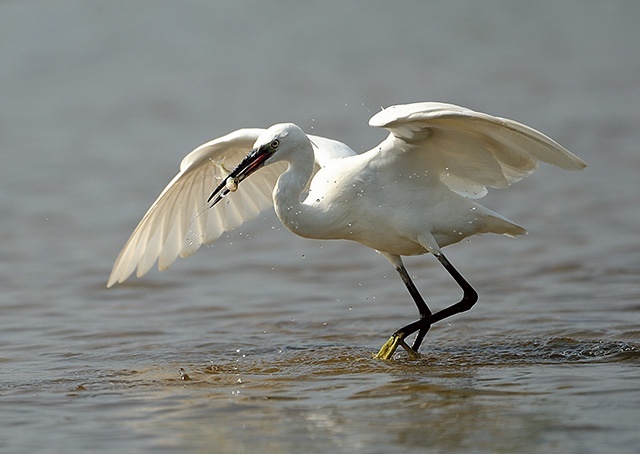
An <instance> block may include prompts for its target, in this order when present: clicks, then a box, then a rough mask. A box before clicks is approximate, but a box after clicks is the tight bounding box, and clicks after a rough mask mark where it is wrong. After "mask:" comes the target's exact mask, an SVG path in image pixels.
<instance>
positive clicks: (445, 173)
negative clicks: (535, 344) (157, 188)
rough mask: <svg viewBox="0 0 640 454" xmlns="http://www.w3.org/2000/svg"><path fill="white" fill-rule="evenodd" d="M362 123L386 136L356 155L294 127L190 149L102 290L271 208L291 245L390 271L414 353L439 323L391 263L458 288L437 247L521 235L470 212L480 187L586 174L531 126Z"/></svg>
mask: <svg viewBox="0 0 640 454" xmlns="http://www.w3.org/2000/svg"><path fill="white" fill-rule="evenodd" d="M369 124H370V125H371V126H376V127H382V128H385V129H387V130H389V132H390V134H389V135H388V137H387V138H386V139H385V140H384V141H382V142H381V143H380V144H379V145H378V146H376V147H375V148H373V149H371V150H369V151H367V152H365V153H362V154H357V153H355V152H354V151H353V150H352V149H351V148H349V147H348V146H347V145H345V144H343V143H341V142H338V141H335V140H331V139H326V138H323V137H318V136H312V135H306V134H305V133H304V132H303V131H302V130H301V129H300V128H299V127H297V126H295V125H293V124H279V125H274V126H272V127H271V128H269V129H267V130H265V129H240V130H237V131H235V132H232V133H230V134H228V135H226V136H223V137H220V138H218V139H215V140H212V141H210V142H208V143H205V144H203V145H201V146H200V147H198V148H196V149H195V150H194V151H192V152H191V153H189V154H188V155H187V156H186V157H185V158H184V159H183V161H182V163H181V164H180V172H179V173H178V174H177V175H176V176H175V178H174V179H173V180H172V181H171V182H170V183H169V184H168V185H167V187H166V188H165V189H164V191H162V193H161V194H160V196H159V197H158V199H157V200H156V201H155V202H154V203H153V205H152V206H151V208H149V210H148V211H147V213H146V214H145V216H144V217H143V218H142V220H141V221H140V223H139V224H138V226H137V227H136V229H135V231H134V232H133V234H132V235H131V237H130V238H129V241H128V242H127V243H126V245H125V247H124V248H123V249H122V252H121V253H120V255H119V256H118V258H117V260H116V262H115V265H114V267H113V270H112V272H111V276H110V277H109V281H108V284H107V286H109V287H110V286H112V285H113V284H115V283H116V282H123V281H124V280H126V279H127V278H128V277H129V276H130V275H131V274H132V273H133V272H134V271H135V272H136V274H137V275H138V276H142V275H144V274H145V273H146V272H148V271H149V269H150V268H151V267H152V266H153V264H154V263H155V262H156V261H157V262H158V268H159V269H161V270H164V269H166V268H168V267H169V266H170V265H171V264H172V263H173V262H174V260H175V259H176V258H177V257H178V255H180V256H181V257H186V256H188V255H190V254H192V253H193V252H195V251H196V250H197V249H198V248H199V247H200V245H202V244H205V243H210V242H212V241H214V240H216V239H217V238H219V237H220V236H221V235H222V234H223V233H224V232H225V231H228V230H231V229H233V228H235V227H238V226H239V225H241V224H242V223H243V222H245V221H247V220H249V219H252V218H254V217H256V216H257V215H258V214H259V213H260V212H261V211H262V210H264V209H266V208H268V207H270V206H273V205H274V204H275V209H276V213H277V215H278V217H279V218H280V220H281V221H282V223H283V224H284V225H285V226H286V227H287V228H288V229H289V230H291V231H292V232H294V233H296V234H298V235H300V236H303V237H307V238H323V239H329V238H331V239H350V240H354V241H357V242H360V243H362V244H364V245H366V246H369V247H371V248H373V249H376V250H378V251H379V252H381V253H382V254H383V255H384V256H385V257H387V258H388V259H389V260H390V261H391V263H392V264H393V265H394V266H395V267H396V269H397V270H398V272H399V273H400V275H401V277H402V278H403V281H404V282H405V284H406V285H407V288H408V289H409V291H410V292H411V294H412V296H413V297H414V300H415V301H416V304H417V305H418V309H419V310H420V314H421V319H425V320H423V321H422V322H421V323H422V324H420V326H417V328H416V327H411V329H413V328H416V329H414V330H413V332H415V331H420V333H419V335H418V337H419V340H418V338H417V339H416V341H415V342H414V345H413V347H414V350H417V348H418V347H419V345H420V342H421V341H422V337H424V334H426V331H427V330H428V326H430V323H429V320H431V322H432V323H433V322H435V321H437V320H432V319H433V317H435V316H437V315H438V313H436V314H434V315H433V317H432V316H431V311H430V310H428V308H427V307H426V304H424V302H423V301H422V300H421V297H420V296H419V294H418V293H417V290H415V287H414V286H413V283H412V282H410V279H409V278H408V275H406V276H405V274H406V270H405V269H404V266H403V265H402V261H401V259H400V256H401V255H415V254H422V253H425V252H430V253H432V254H434V255H436V257H437V258H438V259H439V260H440V261H441V262H442V263H443V265H445V267H446V268H447V269H448V270H449V272H450V273H452V276H454V278H455V279H456V280H458V279H457V278H456V276H455V275H454V272H455V273H457V272H456V271H455V269H453V267H452V266H451V264H450V263H449V262H448V261H447V260H446V258H444V256H443V255H442V252H441V248H442V247H444V246H447V245H449V244H452V243H455V242H458V241H460V240H462V239H464V238H466V237H468V236H470V235H474V234H478V233H501V234H506V235H511V236H513V235H518V234H522V233H524V232H525V230H524V229H523V228H522V227H520V226H518V225H517V224H515V223H513V222H511V221H509V220H508V219H506V218H504V217H503V216H501V215H499V214H497V213H494V212H492V211H490V210H488V209H487V208H485V207H483V206H482V205H480V204H478V203H477V202H475V199H479V198H481V197H483V196H484V195H485V194H486V193H487V187H491V188H506V187H508V186H509V185H510V184H512V183H514V182H516V181H519V180H520V179H522V178H524V177H526V176H527V175H529V174H531V173H532V172H533V171H534V170H535V169H536V167H537V164H538V162H539V161H542V162H546V163H548V164H553V165H556V166H559V167H561V168H564V169H568V170H578V169H581V168H583V167H585V166H586V164H585V163H584V162H583V161H582V160H581V159H580V158H578V157H577V156H575V155H574V154H572V153H571V152H569V151H568V150H566V149H565V148H563V147H562V146H561V145H559V144H558V143H556V142H554V141H553V140H552V139H550V138H549V137H547V136H545V135H543V134H542V133H540V132H538V131H536V130H534V129H532V128H530V127H528V126H525V125H523V124H520V123H517V122H515V121H513V120H508V119H504V118H498V117H494V116H491V115H487V114H483V113H478V112H474V111H472V110H469V109H465V108H462V107H458V106H454V105H451V104H443V103H433V102H425V103H414V104H407V105H398V106H392V107H389V108H387V109H384V110H382V111H381V112H378V113H377V114H376V115H374V116H373V117H372V118H371V120H370V121H369ZM252 150H253V151H252ZM238 166H239V167H238ZM214 189H215V190H214ZM212 191H213V194H212ZM214 197H215V198H214ZM302 198H303V200H302ZM211 199H213V201H212V202H209V200H211ZM460 278H461V276H460ZM461 279H462V278H461ZM462 280H463V279H462ZM463 281H464V280H463ZM458 283H459V284H461V286H462V287H463V289H464V288H465V286H464V284H462V283H461V282H460V281H459V282H458ZM464 283H465V284H466V281H464ZM467 285H468V284H467ZM469 287H470V286H469ZM471 290H472V289H471ZM414 293H415V294H414ZM418 300H420V301H418ZM474 302H475V301H474ZM471 305H472V304H471ZM454 306H455V305H454ZM461 310H465V309H461ZM459 311H460V310H457V311H456V312H459ZM454 313H455V312H454ZM449 315H451V314H449ZM445 316H448V315H445ZM430 317H431V318H430ZM441 318H444V317H440V319H441ZM426 319H429V320H426ZM416 323H417V322H416ZM405 328H408V327H405ZM401 331H402V330H399V331H398V332H396V333H395V335H394V336H395V339H396V341H395V343H394V345H393V346H391V347H390V348H389V346H387V350H386V351H385V352H383V351H382V350H381V352H380V354H379V355H380V357H385V358H388V357H390V356H391V355H392V354H393V351H395V348H396V347H397V345H402V346H403V347H405V348H407V349H408V347H407V346H406V344H405V343H404V340H403V339H404V338H405V337H406V335H408V334H411V333H409V332H406V331H407V330H406V329H404V331H402V332H401ZM392 339H394V337H392ZM390 342H391V340H390ZM387 344H389V342H388V343H387ZM389 349H391V350H393V351H391V352H389ZM383 350H384V347H383ZM408 350H409V351H411V350H410V349H408Z"/></svg>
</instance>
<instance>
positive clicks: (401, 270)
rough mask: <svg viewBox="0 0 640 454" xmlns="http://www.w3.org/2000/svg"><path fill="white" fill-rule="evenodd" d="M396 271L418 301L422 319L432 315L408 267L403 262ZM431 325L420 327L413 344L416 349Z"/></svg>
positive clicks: (415, 300)
mask: <svg viewBox="0 0 640 454" xmlns="http://www.w3.org/2000/svg"><path fill="white" fill-rule="evenodd" d="M396 271H397V272H398V274H399V275H400V278H401V279H402V282H404V285H405V286H406V287H407V290H409V294H410V295H411V297H412V298H413V301H414V302H415V303H416V307H417V308H418V313H419V314H420V320H424V319H425V318H427V317H429V316H430V315H432V312H431V309H429V306H427V303H426V302H425V301H424V299H423V298H422V295H420V292H419V291H418V289H417V288H416V286H415V285H414V283H413V281H412V280H411V277H410V276H409V273H407V269H406V268H405V267H404V265H402V264H401V265H400V266H398V267H396ZM430 327H431V325H430V324H429V325H426V326H422V327H420V328H419V331H418V334H417V335H416V338H415V339H414V340H413V345H411V348H412V349H413V350H414V351H416V352H417V351H418V349H419V348H420V345H421V344H422V340H423V339H424V336H426V335H427V332H428V331H429V328H430Z"/></svg>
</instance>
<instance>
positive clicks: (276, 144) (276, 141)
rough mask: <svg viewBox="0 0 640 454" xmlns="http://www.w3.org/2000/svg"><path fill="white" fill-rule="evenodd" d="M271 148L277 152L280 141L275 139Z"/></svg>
mask: <svg viewBox="0 0 640 454" xmlns="http://www.w3.org/2000/svg"><path fill="white" fill-rule="evenodd" d="M269 146H270V147H271V149H272V150H277V149H278V147H279V146H280V141H279V140H278V139H273V140H272V141H271V143H270V144H269Z"/></svg>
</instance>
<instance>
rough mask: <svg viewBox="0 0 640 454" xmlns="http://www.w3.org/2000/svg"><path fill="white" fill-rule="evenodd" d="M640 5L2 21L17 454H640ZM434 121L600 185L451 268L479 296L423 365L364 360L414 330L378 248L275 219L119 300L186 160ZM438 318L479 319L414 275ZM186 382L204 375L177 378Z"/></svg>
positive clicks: (1, 16)
mask: <svg viewBox="0 0 640 454" xmlns="http://www.w3.org/2000/svg"><path fill="white" fill-rule="evenodd" d="M639 20H640V3H638V2H636V1H608V2H592V1H582V0H567V1H561V2H558V1H546V0H543V1H539V2H520V1H516V2H514V1H499V0H491V1H484V2H471V1H466V2H465V1H460V2H459V1H431V2H424V1H407V2H380V1H366V2H365V1H355V2H338V1H327V2H313V3H312V2H297V1H296V2H294V1H279V2H259V1H242V0H241V1H234V2H207V1H196V0H193V1H183V2H169V1H145V0H142V1H133V2H125V1H112V2H87V1H70V0H59V1H56V2H52V1H36V0H24V1H4V2H1V3H0V93H1V97H0V103H1V104H0V153H1V155H0V156H1V159H2V161H1V165H0V185H1V186H0V187H1V189H2V191H1V192H0V213H1V215H0V314H1V315H0V450H1V451H2V452H65V453H68V452H89V451H92V452H154V453H156V452H176V451H182V452H235V453H242V452H258V451H259V452H299V451H300V450H302V449H304V450H305V451H307V452H350V453H353V452H364V453H369V452H371V453H377V452H396V451H400V452H474V453H475V452H504V453H510V452H554V453H599V452H607V453H634V452H637V449H638V448H637V447H638V446H639V445H640V432H639V431H638V428H639V421H640V419H639V417H640V386H639V378H640V377H639V373H640V370H639V368H638V366H639V363H640V355H639V353H638V351H639V348H640V312H639V310H640V290H639V289H638V283H639V282H640V279H639V274H640V273H639V271H640V242H639V235H638V233H639V230H640V211H639V205H640V177H639V172H640V151H639V148H640V128H639V125H640V107H639V106H640V58H639V51H638V49H639V48H640V27H638V21H639ZM424 100H438V101H445V102H452V103H456V104H460V105H464V106H467V107H470V108H473V109H476V110H480V111H484V112H488V113H492V114H495V115H499V116H505V117H509V118H514V119H516V120H519V121H521V122H524V123H526V124H529V125H531V126H533V127H536V128H538V129H540V130H542V131H544V132H545V133H546V134H548V135H550V136H551V137H553V138H555V139H556V140H557V141H559V142H560V143H562V144H563V145H564V146H566V147H567V148H569V149H570V150H572V151H574V152H575V153H576V154H578V155H579V156H581V157H582V158H583V159H584V160H586V161H587V162H588V163H589V165H590V167H589V168H587V169H586V170H584V171H582V172H566V171H562V170H559V169H555V168H551V167H549V166H542V167H541V168H540V170H539V172H538V173H536V174H535V175H533V176H532V177H531V178H529V179H527V180H526V181H523V182H521V183H518V184H517V185H515V186H513V187H511V188H510V189H509V190H507V191H491V192H490V194H489V196H488V197H487V198H486V199H484V203H485V204H486V205H487V206H489V207H490V208H492V209H494V210H496V211H498V212H500V213H502V214H504V215H505V216H508V217H509V218H511V219H513V220H514V221H516V222H518V223H520V224H522V225H524V226H526V227H527V228H528V230H529V231H530V234H529V235H528V236H526V237H523V238H519V239H517V240H511V239H507V238H504V237H499V236H485V237H478V238H474V239H473V240H471V241H470V242H463V243H461V244H459V245H455V246H452V247H450V248H447V251H448V252H447V254H448V256H449V258H450V259H451V260H452V262H453V263H454V264H455V265H456V266H457V267H458V269H460V271H461V272H462V273H463V274H464V275H465V276H466V277H467V279H468V280H469V281H471V282H472V283H473V285H474V286H475V287H476V288H477V290H478V291H479V293H480V302H479V304H478V305H477V306H476V307H475V308H474V309H473V310H472V311H471V312H469V313H466V314H463V315H460V316H457V317H455V318H452V319H450V320H449V321H447V322H446V323H442V324H440V325H438V326H436V327H434V328H433V330H432V332H430V333H429V336H428V338H427V339H426V341H425V344H424V347H423V351H424V357H423V358H422V359H420V360H417V361H410V360H407V359H405V358H404V357H403V356H402V355H399V358H398V359H397V360H395V361H391V362H381V361H374V360H372V359H371V354H372V353H373V352H375V351H376V350H377V349H378V348H379V347H380V345H381V344H382V343H383V342H384V341H385V340H386V339H387V337H388V336H389V334H390V333H391V332H393V330H395V329H396V328H398V327H399V326H401V325H403V324H405V323H408V322H410V321H412V320H413V318H414V317H415V308H414V307H413V303H412V302H411V301H410V299H409V297H408V295H407V294H406V291H405V289H404V287H403V286H402V283H401V282H400V280H399V279H398V277H397V276H396V275H395V272H394V271H393V269H391V267H390V266H389V264H388V263H387V262H386V261H385V260H384V259H382V258H381V257H379V256H378V255H377V254H376V253H375V252H373V251H370V250H368V249H367V248H364V247H362V246H360V245H358V244H355V243H353V244H352V243H348V242H343V241H340V242H331V241H307V240H303V239H300V238H297V237H294V236H293V235H291V234H290V233H289V232H287V231H286V230H284V229H283V228H281V226H280V224H279V221H278V220H277V219H276V217H275V216H274V215H273V213H270V212H268V213H265V214H264V216H261V217H260V218H259V219H257V220H256V221H254V222H251V223H248V224H246V225H244V226H242V228H240V229H238V230H237V231H235V232H233V233H231V234H229V235H228V236H226V237H224V238H222V239H221V240H220V241H219V242H218V243H216V244H215V245H214V246H212V247H204V248H203V249H202V250H201V251H199V252H198V253H197V254H196V255H195V256H193V257H190V258H189V259H186V260H180V261H179V262H177V263H176V264H175V265H174V266H173V267H172V268H171V269H170V270H169V271H167V272H165V273H158V272H157V271H154V272H152V273H150V274H149V275H148V276H146V277H145V278H143V279H135V278H134V279H132V280H130V281H128V282H127V283H126V284H125V285H122V286H119V287H116V288H112V289H106V288H105V283H106V279H107V277H108V274H109V271H110V267H111V265H112V263H113V261H114V259H115V257H116V256H117V254H118V252H119V250H120V248H121V247H122V246H123V245H124V242H125V241H126V239H127V237H128V235H129V234H130V233H131V231H132V230H133V228H134V227H135V225H136V223H137V222H138V221H139V219H140V217H141V216H142V214H143V213H144V212H145V211H146V209H147V208H148V206H149V205H150V203H151V202H152V201H153V200H154V199H155V197H156V196H157V194H158V193H159V192H160V190H161V189H162V188H163V187H164V186H165V184H166V183H167V182H168V181H169V180H170V178H171V177H173V175H174V174H175V172H176V171H177V168H178V164H179V162H180V160H181V159H182V157H183V156H184V155H185V154H186V153H187V152H189V151H190V150H191V149H193V148H194V147H196V146H197V145H199V144H201V143H203V142H204V141H206V140H209V139H211V138H214V137H217V136H220V135H222V134H225V133H227V132H229V131H232V130H234V129H237V128H239V127H245V126H257V127H266V126H269V125H271V124H273V123H276V122H280V121H293V122H296V123H298V124H299V125H300V126H301V127H303V129H305V130H306V131H308V132H313V133H316V134H320V135H324V136H328V137H333V138H336V139H340V140H343V141H345V142H346V143H348V144H350V145H351V146H352V147H353V148H354V149H355V150H357V151H363V150H366V149H369V148H370V147H372V146H374V145H375V144H376V143H378V142H379V141H380V140H381V139H382V138H383V137H384V136H385V132H384V131H380V130H374V129H372V128H370V127H369V126H367V120H368V118H369V117H370V116H371V115H373V114H374V113H375V112H377V111H378V110H379V109H380V107H381V106H388V105H391V104H399V103H405V102H415V101H424ZM407 266H408V268H409V270H410V273H411V274H412V275H414V276H415V279H416V283H417V285H418V287H419V288H420V289H421V290H422V292H423V294H424V295H425V297H426V298H427V300H428V301H429V302H430V303H431V305H432V307H435V308H439V307H444V306H446V305H448V304H450V303H451V302H453V301H454V300H457V298H458V296H459V290H458V289H457V288H456V286H455V284H453V283H452V282H451V280H450V278H449V277H448V275H447V274H446V272H445V271H444V270H442V269H441V267H440V266H439V265H438V264H437V262H436V261H435V260H434V259H433V258H432V257H428V256H424V257H419V258H411V259H409V260H407ZM180 369H183V370H184V372H186V374H187V375H188V376H189V377H190V378H191V380H189V381H185V380H182V379H181V373H180Z"/></svg>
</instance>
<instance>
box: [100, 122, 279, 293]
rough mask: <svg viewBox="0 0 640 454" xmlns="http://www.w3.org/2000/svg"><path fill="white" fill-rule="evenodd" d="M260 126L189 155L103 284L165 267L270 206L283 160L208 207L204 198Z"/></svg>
mask: <svg viewBox="0 0 640 454" xmlns="http://www.w3.org/2000/svg"><path fill="white" fill-rule="evenodd" d="M263 131H264V130H263V129H239V130H237V131H235V132H232V133H230V134H228V135H226V136H223V137H220V138H218V139H215V140H212V141H210V142H207V143H205V144H203V145H201V146H199V147H198V148H196V149H195V150H193V151H192V152H191V153H189V154H188V155H187V156H186V157H185V158H184V159H183V160H182V163H181V164H180V172H179V173H178V174H177V175H176V176H175V177H174V178H173V180H171V182H170V183H169V184H168V185H167V187H166V188H164V190H163V191H162V193H161V194H160V196H159V197H158V199H157V200H156V201H155V202H154V203H153V205H151V208H149V210H148V211H147V213H146V214H145V215H144V217H143V218H142V220H141V221H140V223H139V224H138V226H137V227H136V229H135V230H134V232H133V233H132V234H131V237H130V238H129V241H127V244H125V246H124V248H123V249H122V251H121V252H120V255H119V256H118V258H117V260H116V262H115V264H114V265H113V269H112V271H111V276H110V277H109V281H108V283H107V287H111V286H112V285H113V284H115V283H116V282H123V281H125V280H126V279H127V278H128V277H129V276H130V275H131V274H132V273H133V272H134V271H136V274H137V276H142V275H144V274H145V273H147V272H148V271H149V270H150V269H151V267H152V266H153V264H154V263H155V262H156V260H157V261H158V268H159V269H160V270H164V269H166V268H168V267H169V266H170V265H171V264H172V263H173V262H174V261H175V259H176V258H177V257H178V255H180V256H181V257H187V256H189V255H191V254H193V253H194V252H195V251H196V250H197V249H198V248H199V247H200V246H201V245H202V244H205V243H210V242H212V241H214V240H216V239H217V238H219V237H220V236H221V235H222V234H223V233H224V232H226V231H228V230H231V229H233V228H235V227H238V226H239V225H240V224H242V223H243V222H245V221H246V220H249V219H252V218H254V217H256V216H257V215H258V214H259V213H260V212H261V211H262V210H264V209H265V208H268V207H270V206H272V205H273V200H272V196H271V193H272V191H273V188H274V186H275V183H276V180H277V179H278V177H279V176H280V174H281V173H282V172H283V171H284V170H285V169H286V163H279V164H278V163H275V164H272V165H270V166H266V167H264V168H262V169H260V170H259V171H257V172H256V173H255V174H254V175H252V176H251V178H248V179H247V180H246V181H245V182H243V184H242V186H240V188H239V189H238V190H237V191H236V192H233V193H230V194H228V196H227V197H225V200H224V201H222V202H221V203H218V204H217V205H215V206H214V207H213V208H209V206H208V205H207V198H208V197H209V195H210V194H211V191H212V190H213V188H215V187H216V186H217V185H218V184H219V183H220V181H221V180H222V179H223V178H225V177H226V176H227V175H228V174H229V173H230V172H231V171H232V170H233V169H234V168H235V166H236V165H237V164H238V163H239V162H240V161H241V160H242V158H244V157H245V156H246V155H247V153H249V151H250V150H251V147H252V146H253V144H254V142H255V141H256V139H257V138H258V136H259V135H260V133H262V132H263Z"/></svg>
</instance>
